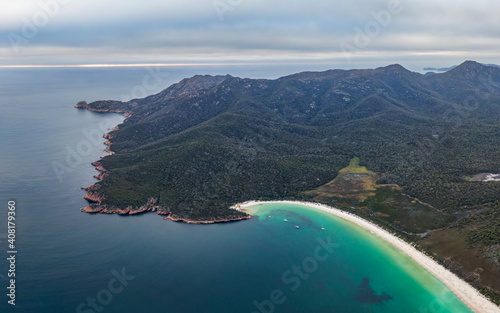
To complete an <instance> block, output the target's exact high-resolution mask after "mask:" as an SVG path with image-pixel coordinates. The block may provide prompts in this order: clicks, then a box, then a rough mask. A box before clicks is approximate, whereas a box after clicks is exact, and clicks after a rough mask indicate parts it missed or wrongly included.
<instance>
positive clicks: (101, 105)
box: [75, 100, 132, 118]
mask: <svg viewBox="0 0 500 313" xmlns="http://www.w3.org/2000/svg"><path fill="white" fill-rule="evenodd" d="M119 107H127V105H126V104H125V103H123V102H120V101H112V100H108V101H98V102H93V103H92V104H88V103H87V102H86V101H80V102H78V103H77V104H76V105H75V108H77V109H85V110H89V111H92V112H98V113H118V114H122V115H123V116H125V117H126V118H129V117H131V116H132V112H131V111H129V110H127V109H124V108H119Z"/></svg>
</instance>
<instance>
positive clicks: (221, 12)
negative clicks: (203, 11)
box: [213, 0, 244, 22]
mask: <svg viewBox="0 0 500 313" xmlns="http://www.w3.org/2000/svg"><path fill="white" fill-rule="evenodd" d="M243 2H244V0H214V2H213V6H214V9H215V12H216V13H217V15H218V16H219V19H220V20H221V22H223V21H224V17H225V15H226V13H227V12H233V11H234V10H236V8H237V7H239V6H240V5H242V4H243Z"/></svg>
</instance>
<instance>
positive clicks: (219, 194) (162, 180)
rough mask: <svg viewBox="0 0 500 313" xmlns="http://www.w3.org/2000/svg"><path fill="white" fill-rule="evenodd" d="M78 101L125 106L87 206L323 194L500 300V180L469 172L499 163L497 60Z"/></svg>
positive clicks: (121, 210) (180, 213)
mask: <svg viewBox="0 0 500 313" xmlns="http://www.w3.org/2000/svg"><path fill="white" fill-rule="evenodd" d="M76 107H78V108H82V109H87V110H91V111H95V112H115V113H119V114H124V115H125V116H126V120H125V121H124V122H123V123H122V124H121V125H119V126H118V127H117V128H116V129H114V130H112V131H110V132H109V133H108V134H106V135H105V137H106V139H107V141H106V145H107V151H108V152H112V154H110V155H108V156H106V157H104V158H102V159H101V160H99V161H97V162H94V166H96V169H97V170H98V171H99V172H100V173H99V174H98V175H97V176H96V177H97V179H98V180H99V181H98V182H96V183H95V184H94V185H92V186H90V187H87V188H85V189H86V191H87V194H86V195H85V198H86V199H87V200H88V201H89V205H88V206H87V207H86V208H84V209H83V211H84V212H88V213H117V214H127V215H131V214H138V213H143V212H156V213H157V214H160V215H164V216H165V217H166V218H168V219H171V220H175V221H184V222H190V223H215V222H224V221H234V220H242V219H247V218H249V216H248V215H247V214H246V213H244V212H241V211H237V210H233V209H230V207H231V206H233V205H234V204H236V203H241V202H243V201H245V200H246V199H258V200H283V199H286V200H301V201H315V202H321V203H323V204H327V205H331V206H334V207H337V208H339V209H342V210H346V211H350V212H352V213H355V214H357V215H360V216H362V217H363V218H365V219H368V220H370V221H372V222H374V223H377V224H379V225H382V226H384V228H387V229H391V231H394V232H396V233H399V234H401V235H403V236H405V237H406V238H407V240H408V241H412V242H416V243H418V244H419V245H420V246H421V247H422V248H424V249H426V250H428V251H429V253H431V254H433V255H435V257H436V259H437V260H438V261H439V262H441V263H442V264H443V265H445V266H446V267H447V268H449V269H451V270H452V271H453V272H454V273H456V274H457V275H459V276H460V277H462V278H464V279H465V280H466V281H467V282H469V283H470V284H472V285H474V286H475V287H477V288H478V289H480V290H481V291H482V292H483V293H484V294H486V295H488V296H489V297H491V298H492V299H493V300H494V301H497V302H498V303H500V224H499V223H500V198H499V195H500V182H499V181H498V180H497V179H496V178H495V177H496V176H493V178H494V179H484V180H477V179H476V180H475V179H470V177H476V176H477V175H480V174H482V173H500V68H498V67H492V66H487V65H482V64H479V63H476V62H473V61H466V62H464V63H463V64H461V65H459V66H457V67H455V68H453V69H451V70H449V71H447V72H445V73H440V74H435V75H422V74H419V73H414V72H410V71H408V70H406V69H405V68H403V67H402V66H400V65H397V64H396V65H389V66H386V67H381V68H377V69H366V70H348V71H346V70H329V71H325V72H303V73H298V74H294V75H290V76H286V77H282V78H279V79H275V80H267V79H246V78H237V77H232V76H229V75H225V76H208V75H205V76H199V75H198V76H194V77H192V78H188V79H184V80H182V81H180V82H179V83H177V84H174V85H172V86H170V87H168V88H167V89H165V90H163V91H162V92H160V93H158V94H155V95H151V96H149V97H146V98H143V99H132V100H130V101H127V102H121V101H112V100H108V101H96V102H92V103H86V102H83V101H82V102H80V103H78V104H77V105H76ZM353 160H354V161H353ZM353 162H354V163H353ZM357 171H360V172H357ZM488 177H489V176H488ZM450 242H453V245H450V244H449V243H450Z"/></svg>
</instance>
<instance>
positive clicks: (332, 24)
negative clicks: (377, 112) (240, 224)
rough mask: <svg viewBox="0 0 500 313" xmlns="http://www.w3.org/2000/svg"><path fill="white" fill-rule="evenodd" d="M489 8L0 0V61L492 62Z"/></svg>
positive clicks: (498, 7)
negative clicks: (0, 0) (468, 60)
mask: <svg viewBox="0 0 500 313" xmlns="http://www.w3.org/2000/svg"><path fill="white" fill-rule="evenodd" d="M398 3H399V5H398ZM498 12H500V1H493V0H491V1H487V0H476V1H466V0H452V1H449V0H446V1H436V0H418V1H417V0H413V1H412V0H400V1H397V0H384V1H382V0H381V1H375V0H358V1H353V0H337V1H332V0H313V1H304V0H275V1H263V0H183V1H182V0H169V1H165V0H141V1H137V0H120V1H118V0H99V1H98V0H85V1H81V0H36V1H34V0H23V1H19V0H2V10H1V11H0V35H1V37H0V65H24V64H88V63H137V62H138V63H172V62H173V63H177V62H182V63H186V62H188V63H207V62H217V63H225V62H230V63H248V62H260V63H267V62H313V63H314V62H332V63H335V64H340V63H345V64H346V66H344V67H349V66H348V64H351V63H352V62H355V63H356V62H357V63H360V62H361V63H366V64H367V65H370V64H373V65H377V64H389V63H395V61H398V62H402V63H404V62H408V63H411V62H418V63H422V64H424V63H426V64H428V65H429V66H439V65H443V66H446V65H453V64H455V63H458V62H461V61H463V60H466V59H474V60H477V61H481V62H486V63H500V19H499V18H498Z"/></svg>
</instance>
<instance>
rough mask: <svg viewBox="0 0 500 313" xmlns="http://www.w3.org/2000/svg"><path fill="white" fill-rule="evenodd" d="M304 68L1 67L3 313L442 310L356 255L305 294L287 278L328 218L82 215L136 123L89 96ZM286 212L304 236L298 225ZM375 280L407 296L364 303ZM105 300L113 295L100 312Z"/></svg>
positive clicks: (312, 281)
mask: <svg viewBox="0 0 500 313" xmlns="http://www.w3.org/2000/svg"><path fill="white" fill-rule="evenodd" d="M298 70H300V69H299V68H294V69H291V68H284V67H279V68H267V69H265V70H263V69H261V68H259V67H254V68H252V67H230V68H229V67H228V68H216V67H206V68H200V67H198V68H194V67H193V68H191V67H188V68H164V69H161V70H160V72H161V75H160V74H158V75H160V76H159V77H160V78H158V77H157V78H156V79H154V78H152V77H153V76H148V75H151V73H150V72H151V70H150V71H148V70H147V69H144V68H134V69H35V70H33V69H30V70H27V69H17V70H1V71H0V146H1V150H0V151H1V153H0V253H1V254H2V258H1V260H0V287H1V288H2V290H4V293H5V295H3V294H2V295H1V296H0V312H11V311H12V312H86V313H91V312H143V313H149V312H182V313H191V312H193V313H195V312H196V313H198V312H214V313H215V312H216V313H225V312H228V313H229V312H231V313H234V312H249V313H250V312H256V311H257V312H258V309H257V306H256V305H255V303H257V305H259V304H262V305H264V307H265V305H266V304H267V303H268V302H266V301H268V300H269V299H271V298H273V296H272V295H271V293H272V291H273V290H281V291H283V292H284V294H283V295H282V296H281V297H277V296H276V294H275V295H274V297H275V298H277V299H278V298H279V299H280V300H282V299H283V297H286V299H287V300H286V301H284V302H283V303H280V304H279V305H275V308H274V312H396V311H394V309H393V307H391V306H390V305H388V303H390V302H389V301H396V302H397V303H403V304H402V305H403V307H404V306H405V304H404V303H407V305H408V309H409V310H410V308H411V310H415V312H417V310H418V309H419V308H420V307H422V306H423V308H429V307H431V305H434V306H435V305H436V304H435V303H434V304H433V301H434V302H435V300H433V299H429V298H427V300H428V302H424V303H419V304H418V306H419V308H417V307H411V305H415V304H411V303H413V302H412V301H410V300H408V301H407V302H404V301H406V300H404V298H405V297H395V295H396V294H397V292H394V293H392V292H391V290H393V289H394V288H393V289H391V286H388V285H387V282H384V281H383V280H382V279H380V277H379V276H380V275H376V273H378V272H379V269H377V268H372V269H369V270H367V269H366V268H365V269H358V268H356V267H355V266H353V265H352V264H350V263H348V262H347V261H346V260H348V259H349V255H351V252H350V250H349V249H343V250H342V249H341V250H339V251H340V252H338V253H336V254H332V255H330V256H329V257H328V259H327V260H326V261H324V262H321V264H319V266H318V268H317V269H315V270H314V271H313V272H312V273H311V275H310V277H309V278H308V279H307V280H301V281H300V287H299V288H297V290H294V291H291V290H290V288H289V287H290V286H291V284H284V282H283V280H282V275H283V273H285V272H286V271H288V270H290V269H291V268H292V266H293V265H294V264H301V262H302V261H303V260H305V259H306V258H307V257H309V256H311V255H312V253H313V251H314V249H315V248H316V247H317V246H318V239H323V240H326V236H327V235H328V233H325V232H324V231H321V229H320V228H319V224H320V222H319V221H320V220H321V218H322V217H320V216H319V215H318V216H315V215H314V216H312V215H308V216H302V217H300V216H298V215H297V214H295V213H293V212H291V213H290V212H288V213H287V212H283V211H279V213H277V214H278V216H279V219H277V220H274V221H273V220H272V219H267V218H261V219H257V218H256V219H252V220H249V221H244V222H238V223H228V224H219V225H201V226H200V225H199V226H194V225H186V224H182V223H174V222H171V221H164V220H163V219H162V218H161V217H160V216H157V215H155V214H145V215H140V216H132V217H122V216H116V215H88V214H84V213H81V212H80V209H81V208H82V207H84V206H85V205H86V201H85V200H84V199H82V197H83V195H84V194H85V192H84V191H82V190H81V189H80V188H81V187H85V186H89V185H91V184H92V183H94V182H95V179H94V178H93V177H92V176H93V175H95V174H97V172H96V171H95V170H94V168H93V167H92V166H91V165H90V163H91V162H93V161H95V160H97V159H99V157H101V156H103V155H104V153H103V152H102V150H103V149H104V146H103V145H102V142H103V141H104V139H102V138H99V136H100V135H101V134H102V132H103V131H104V130H105V129H103V124H107V125H106V126H109V127H111V126H113V125H116V124H118V123H120V122H121V121H122V119H123V118H122V117H121V116H119V115H116V114H97V113H92V112H88V111H84V110H77V109H75V108H73V106H74V105H75V104H76V103H77V102H78V101H80V100H86V101H88V102H90V101H94V100H99V99H119V100H122V99H125V100H126V99H129V98H132V97H133V96H134V95H141V94H140V93H141V92H144V91H146V92H148V93H155V92H158V91H160V90H161V89H163V88H166V87H167V86H168V85H170V84H171V83H174V82H176V81H179V80H180V79H182V78H184V77H189V76H192V75H195V74H205V73H210V74H226V73H229V74H233V75H235V76H246V77H277V76H280V75H282V74H286V73H292V72H296V71H298ZM153 71H154V70H153ZM145 80H146V84H145V83H144V81H145ZM158 82H161V85H160V84H155V83H158ZM104 128H105V127H104ZM85 134H92V135H91V136H90V137H88V136H86V135H85ZM96 134H97V135H96ZM97 138H98V139H97ZM96 139H97V140H96ZM75 155H76V156H75ZM9 200H14V201H15V202H16V213H17V216H16V227H17V228H16V231H17V238H16V239H17V242H16V244H17V246H16V249H17V251H18V253H17V255H16V287H17V288H16V306H15V307H12V306H10V305H8V304H7V300H8V298H7V296H6V290H7V289H6V287H7V286H8V284H7V280H6V276H7V270H8V264H7V262H6V257H7V255H6V253H5V252H6V251H7V241H6V239H7V238H6V237H7V230H6V226H7V225H6V219H7V202H8V201H9ZM273 214H274V213H273ZM282 217H288V218H289V219H290V220H294V219H297V222H302V226H303V227H302V228H301V230H300V231H297V230H296V229H295V228H293V227H289V228H286V227H285V226H284V225H283V223H282ZM277 225H279V226H277ZM356 241H357V239H356V240H354V242H356ZM361 270H363V271H364V272H363V274H360V273H359V272H360V271H361ZM123 275H124V276H125V278H123ZM117 277H119V279H117ZM363 278H368V279H370V284H369V286H370V288H372V289H368V290H372V291H373V292H374V293H375V294H376V295H378V296H380V295H382V293H383V292H391V294H389V295H391V296H394V297H393V298H394V299H393V300H387V301H385V300H384V301H380V302H379V303H377V301H375V302H373V303H372V302H370V301H368V302H366V301H365V302H363V300H362V298H363V297H361V298H360V297H357V296H356V295H357V292H358V291H359V288H362V287H363V286H364V287H367V285H363V284H362V282H363ZM402 279H405V278H402ZM393 287H394V286H393ZM358 296H359V295H358ZM407 297H408V299H411V298H412V295H411V294H409V295H408V296H407ZM93 298H98V299H99V300H97V303H96V304H95V306H94V307H93V308H92V304H91V301H92V299H93ZM365 298H366V297H365ZM368 298H369V297H368ZM402 298H403V299H402ZM343 299H344V300H343ZM356 299H357V300H356ZM375 299H380V298H377V297H375ZM365 300H366V299H365ZM372 300H373V299H372ZM255 301H256V302H255ZM398 301H399V302H398ZM278 302H281V301H278ZM399 307H401V305H400V306H399ZM267 311H268V312H271V310H270V309H269V307H267ZM262 312H263V311H262ZM397 312H401V311H397ZM408 312H413V311H408ZM440 312H445V311H440ZM464 312H467V311H466V310H465V311H464Z"/></svg>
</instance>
